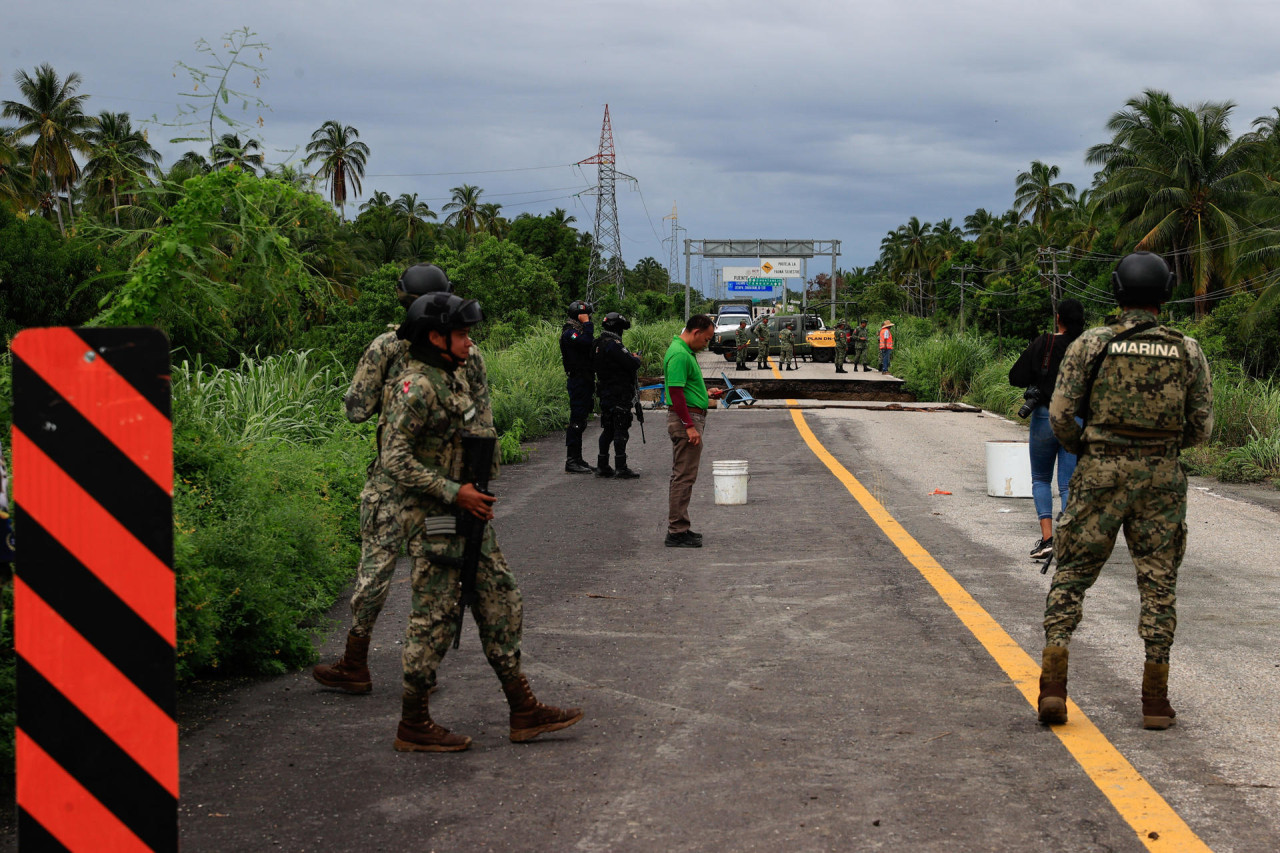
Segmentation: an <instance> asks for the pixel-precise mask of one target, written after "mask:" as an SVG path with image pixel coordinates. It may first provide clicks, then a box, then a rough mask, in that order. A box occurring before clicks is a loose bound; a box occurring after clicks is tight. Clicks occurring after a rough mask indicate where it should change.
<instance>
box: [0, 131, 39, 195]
mask: <svg viewBox="0 0 1280 853" xmlns="http://www.w3.org/2000/svg"><path fill="white" fill-rule="evenodd" d="M22 148H23V147H22V146H21V145H19V144H18V137H17V135H16V134H15V133H14V129H13V128H12V127H0V203H7V204H9V205H11V206H12V207H14V208H20V207H22V206H23V205H22V201H23V199H24V198H25V197H26V196H27V193H28V190H29V188H30V183H31V176H30V175H29V174H23V169H22V162H23V156H22V155H23V151H22Z"/></svg>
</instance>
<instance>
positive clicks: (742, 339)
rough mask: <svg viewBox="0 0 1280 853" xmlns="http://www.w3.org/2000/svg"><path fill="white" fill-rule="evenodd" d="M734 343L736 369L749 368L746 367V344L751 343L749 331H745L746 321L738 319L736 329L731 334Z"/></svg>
mask: <svg viewBox="0 0 1280 853" xmlns="http://www.w3.org/2000/svg"><path fill="white" fill-rule="evenodd" d="M733 341H734V345H735V346H736V347H737V356H738V367H737V369H738V370H749V369H750V368H748V367H747V346H748V345H749V344H750V343H751V333H750V332H748V331H747V321H746V320H740V321H738V331H737V332H736V333H734V336H733Z"/></svg>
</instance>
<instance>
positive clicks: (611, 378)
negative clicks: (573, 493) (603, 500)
mask: <svg viewBox="0 0 1280 853" xmlns="http://www.w3.org/2000/svg"><path fill="white" fill-rule="evenodd" d="M601 325H602V326H603V329H602V331H601V332H600V337H599V338H597V339H596V348H595V359H594V362H595V369H596V391H597V393H598V394H599V395H600V428H601V432H600V457H599V459H598V460H597V467H596V476H597V477H616V478H617V479H619V480H634V479H635V478H636V477H639V476H640V475H639V474H637V473H636V472H635V471H632V470H631V469H630V468H628V467H627V438H628V435H627V433H628V431H629V430H630V429H631V409H632V407H633V406H634V405H635V403H636V371H638V370H639V369H640V356H638V355H636V354H635V353H633V352H631V351H630V350H628V349H627V345H626V344H624V343H623V342H622V333H623V332H624V331H626V330H627V329H630V328H631V321H630V320H628V319H627V318H626V317H624V316H622V315H621V314H619V313H618V312H616V311H612V312H610V313H608V314H606V315H605V316H604V323H602V324H601ZM610 442H613V455H614V458H615V462H616V463H617V466H618V467H617V469H616V470H615V469H613V468H610V467H609V443H610Z"/></svg>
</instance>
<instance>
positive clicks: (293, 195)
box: [0, 30, 1280, 749]
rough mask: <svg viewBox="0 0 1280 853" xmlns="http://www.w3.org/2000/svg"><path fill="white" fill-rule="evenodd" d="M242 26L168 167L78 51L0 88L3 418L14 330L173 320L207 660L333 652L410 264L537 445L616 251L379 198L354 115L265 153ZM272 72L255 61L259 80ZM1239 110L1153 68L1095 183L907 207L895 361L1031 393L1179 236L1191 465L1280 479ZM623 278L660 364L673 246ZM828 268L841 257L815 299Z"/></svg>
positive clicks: (1257, 199)
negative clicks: (1124, 285) (567, 311)
mask: <svg viewBox="0 0 1280 853" xmlns="http://www.w3.org/2000/svg"><path fill="white" fill-rule="evenodd" d="M217 44H221V45H223V47H221V48H218V47H215V46H213V45H210V44H209V43H206V42H203V41H201V42H200V43H198V44H197V52H198V53H200V54H201V59H200V61H199V62H198V63H197V64H196V65H187V64H185V63H179V65H180V67H181V68H182V69H184V70H186V72H187V73H188V74H189V75H190V77H191V80H192V82H193V84H194V87H193V90H192V92H191V93H189V94H188V95H186V96H184V97H185V102H184V104H183V106H182V107H180V109H179V116H178V119H177V121H175V122H174V123H173V124H171V125H168V127H171V128H178V129H179V130H177V131H176V132H177V133H179V134H180V135H179V136H178V138H177V139H175V140H172V141H175V142H181V143H186V144H189V145H190V146H191V148H190V150H188V151H186V152H185V153H184V154H183V155H182V156H181V157H180V158H178V159H177V161H176V162H174V163H172V164H165V163H164V162H163V161H162V159H161V157H160V156H159V154H158V153H157V151H156V149H155V148H154V147H152V145H151V143H150V142H149V141H148V132H150V130H151V129H153V128H158V127H165V126H166V125H164V124H162V123H159V122H154V121H153V122H152V123H151V125H150V127H149V128H148V129H147V130H143V129H140V127H139V126H138V125H136V124H135V123H134V122H133V120H132V118H131V117H130V115H129V114H128V113H111V112H101V113H99V114H97V115H96V116H95V115H91V114H90V112H88V102H89V100H90V96H89V95H88V94H86V93H84V92H82V91H81V90H82V88H83V85H84V81H83V80H82V79H81V77H80V75H79V74H77V73H75V72H71V73H68V74H66V76H65V77H64V76H61V75H60V74H59V72H58V71H56V70H55V69H53V68H52V67H50V66H48V65H40V66H38V67H36V68H35V69H34V70H32V71H30V72H27V71H18V72H17V73H16V74H15V75H14V81H15V83H16V91H15V92H13V93H12V95H13V99H11V100H9V99H4V100H0V113H2V115H3V118H4V119H5V120H6V121H9V122H12V124H9V125H5V126H0V282H3V287H0V335H2V338H0V350H3V352H0V359H3V360H0V426H7V424H8V421H9V417H8V406H9V393H8V391H9V369H8V361H7V349H8V342H9V341H10V340H11V338H12V336H13V335H14V334H16V333H17V332H18V331H19V330H21V329H23V328H28V327H33V326H44V325H81V324H90V323H96V324H126V323H129V324H132V323H146V324H155V325H157V326H159V327H160V328H162V329H164V330H165V332H166V333H167V334H168V335H169V336H170V340H171V342H172V345H173V347H174V352H175V361H176V362H177V363H178V367H177V369H175V371H174V406H173V411H174V451H175V471H176V482H175V496H174V511H175V523H176V539H175V546H176V563H177V570H178V583H179V611H178V615H179V672H180V676H181V677H182V678H183V679H184V680H186V679H195V678H206V677H216V676H221V675H226V674H232V673H248V674H253V673H272V672H280V671H283V670H285V669H288V668H291V667H297V666H301V665H304V664H305V663H307V662H309V661H310V660H311V659H312V658H313V645H312V643H313V637H314V634H315V632H316V631H317V630H320V629H321V628H323V627H327V626H324V625H323V624H322V622H321V620H322V618H323V614H324V613H325V612H326V611H327V609H328V608H330V607H331V606H332V605H333V603H334V601H335V600H336V598H337V596H338V595H339V593H340V591H341V590H342V588H343V587H344V586H345V585H346V583H347V582H348V581H349V579H350V577H351V575H352V573H353V571H354V567H355V564H356V559H357V554H358V518H357V513H358V494H359V491H360V488H361V486H362V483H363V478H364V470H365V466H366V464H367V463H368V461H369V459H370V458H371V456H372V454H373V452H374V448H373V442H374V437H373V433H374V426H373V425H372V424H364V425H360V426H354V425H352V424H350V423H348V422H347V421H346V420H345V419H344V418H343V417H342V409H341V396H342V393H343V391H344V389H345V387H346V384H347V377H348V371H349V370H350V369H351V368H352V367H353V366H354V364H355V362H356V360H357V359H358V358H359V356H360V354H361V352H362V351H363V350H364V348H365V346H366V345H367V344H368V342H369V341H370V340H372V339H373V338H374V337H376V336H377V335H378V334H380V333H382V332H383V331H384V330H385V329H386V328H387V325H388V324H394V323H396V322H398V321H399V319H400V317H401V316H402V313H403V312H402V308H401V307H400V305H399V303H398V301H397V299H396V295H395V290H394V287H395V282H396V280H397V278H398V276H399V275H400V273H401V271H402V270H403V269H404V268H405V267H406V266H408V265H409V264H411V263H416V262H427V261H430V262H436V263H439V264H441V265H442V266H443V267H445V269H446V270H448V272H449V274H450V276H451V277H452V278H453V279H454V280H455V282H456V284H457V290H458V292H459V293H460V294H461V295H463V296H466V297H474V298H478V299H480V300H481V302H482V304H483V306H484V309H485V313H486V315H487V318H486V322H485V323H484V324H482V325H481V326H480V327H478V328H477V330H476V337H477V340H478V342H479V344H480V346H481V348H482V350H483V352H484V355H485V359H486V363H487V365H488V369H489V376H490V380H491V391H492V397H493V406H494V413H495V418H496V421H497V426H498V429H499V432H500V434H501V442H502V443H501V446H502V453H503V458H504V460H505V461H507V462H514V461H519V460H520V459H522V458H523V457H524V455H525V451H524V450H523V448H522V447H521V442H523V441H528V440H531V439H533V438H536V437H538V436H542V435H546V434H548V433H551V432H554V431H556V430H559V429H561V428H563V426H564V425H565V422H566V419H567V414H568V406H567V399H566V393H565V383H564V374H563V371H562V369H561V364H560V355H559V348H558V344H557V337H558V333H559V327H560V324H561V320H562V314H563V311H564V306H565V305H567V304H568V302H570V301H572V300H574V299H578V298H582V297H583V296H584V295H585V294H584V291H585V286H586V281H587V277H588V272H589V268H590V265H591V264H592V263H593V262H596V263H598V262H599V261H598V260H597V261H593V260H592V259H593V255H598V254H599V253H598V252H594V251H593V249H594V248H596V247H595V243H594V238H593V236H592V235H591V234H590V233H586V232H583V231H581V230H579V229H578V228H576V227H575V225H576V224H577V223H576V221H575V218H574V217H573V216H571V215H569V214H568V213H567V212H566V211H565V210H564V209H562V208H558V207H557V208H554V209H552V210H550V211H549V212H546V213H543V214H535V213H521V214H519V215H518V216H515V217H513V218H508V215H506V214H505V213H504V211H503V208H502V205H501V204H499V203H496V202H493V201H486V200H485V190H484V189H482V188H481V187H479V186H475V185H471V184H468V183H461V184H460V185H459V186H455V187H451V188H448V189H447V190H446V189H444V188H443V187H441V188H440V189H439V192H440V193H441V195H440V196H439V198H440V200H441V201H442V202H444V203H443V204H441V205H440V209H439V210H438V211H434V210H432V209H431V206H430V205H429V204H428V203H427V200H424V199H422V198H420V197H419V195H418V194H417V193H411V192H403V191H396V190H398V189H399V188H394V189H393V188H389V187H388V188H376V187H369V188H368V189H369V191H368V194H367V196H365V195H364V193H365V189H366V187H365V186H364V182H365V176H366V167H367V166H368V165H369V164H370V163H371V162H373V161H374V160H375V158H376V155H377V152H376V151H373V150H371V149H370V148H369V146H368V145H366V144H365V143H363V142H361V141H360V132H359V130H358V129H357V128H356V127H353V126H351V125H348V124H345V123H343V122H342V121H340V120H339V119H337V118H328V117H327V118H326V119H325V120H324V121H323V122H321V123H320V124H319V127H318V128H317V129H316V130H315V131H314V132H312V133H311V134H310V137H309V138H303V139H298V140H293V142H292V144H293V145H294V147H293V152H294V154H291V155H288V157H287V159H286V160H285V161H284V162H278V163H273V162H269V161H268V156H269V155H268V152H269V151H273V150H278V149H277V147H276V146H275V145H273V146H271V147H268V146H266V145H264V140H263V139H262V138H261V137H260V135H259V134H260V130H261V128H262V127H263V119H262V115H261V114H262V112H264V111H265V109H266V104H265V102H263V101H262V100H261V98H260V97H259V96H258V94H256V93H257V91H258V89H259V87H260V85H261V83H262V80H263V79H264V76H265V68H264V67H262V66H260V65H256V64H253V63H251V62H249V61H248V60H247V57H249V56H253V55H255V54H256V55H258V56H261V55H262V54H263V53H264V52H265V51H266V50H267V46H266V45H265V44H262V43H261V42H258V41H256V40H255V36H254V34H252V33H250V32H249V31H247V30H240V31H236V32H234V33H231V34H228V35H227V37H226V38H225V39H223V40H220V41H219V42H217ZM247 75H253V82H252V84H251V85H248V84H246V85H243V86H241V87H240V89H237V88H236V86H237V85H238V84H237V83H236V82H235V81H236V78H237V77H240V76H247ZM0 94H5V95H8V94H11V93H8V92H0ZM231 104H241V105H242V110H241V111H240V112H239V113H238V112H237V111H236V110H235V109H234V108H233V107H232V106H230V105H231ZM1232 110H1233V107H1232V105H1230V104H1215V103H1206V104H1200V105H1196V106H1192V107H1187V106H1182V105H1179V104H1177V103H1175V102H1174V101H1173V100H1172V98H1171V97H1170V96H1169V95H1167V94H1165V93H1161V92H1154V91H1150V92H1145V93H1143V94H1142V95H1141V96H1139V97H1136V98H1134V99H1132V100H1131V101H1129V102H1128V103H1127V104H1126V105H1125V106H1124V108H1123V109H1121V110H1120V111H1118V112H1117V113H1116V114H1115V115H1113V116H1112V117H1111V119H1110V121H1109V122H1108V124H1107V132H1108V134H1109V136H1110V139H1108V140H1106V141H1103V142H1101V143H1100V144H1098V145H1096V146H1094V147H1093V148H1090V149H1089V151H1088V154H1087V160H1088V162H1089V163H1091V164H1093V165H1095V166H1097V167H1098V172H1097V174H1096V175H1095V180H1094V182H1093V184H1092V186H1091V188H1090V189H1087V190H1081V191H1079V192H1077V190H1076V188H1075V187H1074V186H1072V185H1071V184H1069V183H1066V182H1063V181H1060V180H1059V173H1060V170H1059V168H1058V167H1057V166H1056V165H1051V164H1047V163H1044V162H1041V161H1038V160H1037V161H1032V162H1031V164H1030V166H1029V168H1028V169H1027V170H1026V171H1025V172H1023V173H1021V174H1019V175H1018V176H1017V178H1016V179H1015V182H1014V186H1013V188H1012V189H1013V194H1012V200H1011V206H1010V209H1009V210H1008V211H1007V212H1005V213H1003V214H997V213H992V212H989V211H987V210H984V209H979V210H976V211H974V212H973V213H972V214H969V215H966V216H964V218H963V220H962V224H961V225H957V224H955V223H954V222H953V220H952V219H950V218H947V219H942V220H940V221H938V222H933V223H930V222H923V221H921V220H920V219H919V218H917V217H911V218H910V219H909V221H908V222H907V223H905V224H903V225H901V226H899V227H898V228H896V229H894V230H892V231H890V232H888V234H887V235H886V236H885V238H884V240H883V241H882V243H881V247H880V249H881V252H880V256H879V258H878V260H877V261H876V262H875V263H874V264H872V265H871V266H869V267H864V268H859V269H855V270H852V271H845V272H841V273H840V274H838V275H837V277H836V288H837V298H839V299H842V300H846V301H848V302H850V303H851V307H850V310H849V316H851V317H854V318H856V317H858V316H866V317H868V318H872V319H873V322H872V324H871V330H872V332H873V333H874V331H875V329H876V328H877V326H878V320H879V319H882V318H884V317H886V316H888V317H892V318H894V319H895V321H896V322H897V324H898V325H897V327H896V329H895V333H896V338H897V351H896V354H895V358H894V362H893V364H894V371H895V373H898V374H900V375H902V376H904V377H905V380H906V382H907V386H908V388H909V389H910V390H911V391H913V392H914V393H915V394H916V395H917V397H918V398H919V399H921V400H965V401H968V402H971V403H974V404H977V405H981V406H983V407H985V408H988V409H991V410H993V411H996V412H999V413H1001V414H1004V415H1006V416H1010V417H1012V416H1013V413H1014V412H1015V411H1016V410H1017V408H1018V407H1019V405H1020V404H1021V402H1022V394H1021V389H1016V388H1011V387H1009V385H1008V382H1007V374H1008V370H1009V367H1010V365H1011V363H1012V361H1013V359H1014V358H1016V356H1017V354H1018V353H1019V352H1021V350H1022V348H1023V347H1024V346H1025V344H1026V342H1027V341H1028V340H1029V339H1030V338H1032V337H1033V336H1034V335H1035V334H1037V333H1038V332H1040V331H1043V330H1045V329H1047V328H1048V326H1049V322H1050V320H1051V318H1052V312H1053V306H1054V305H1055V304H1056V302H1057V300H1059V299H1061V298H1064V297H1068V296H1070V297H1075V298H1078V299H1080V300H1081V301H1082V302H1084V303H1085V304H1086V306H1087V307H1088V309H1089V312H1090V317H1089V319H1090V321H1097V320H1100V319H1101V318H1102V317H1103V316H1105V314H1106V313H1107V312H1108V311H1109V310H1110V308H1111V307H1112V306H1111V304H1110V291H1109V286H1108V277H1109V275H1110V272H1111V269H1112V268H1113V266H1114V263H1115V260H1116V259H1117V258H1118V257H1119V256H1121V255H1123V254H1125V253H1126V252H1128V251H1130V250H1132V249H1134V248H1135V247H1137V248H1147V249H1152V250H1155V251H1159V252H1161V253H1162V254H1164V255H1165V256H1166V257H1168V258H1170V259H1171V261H1172V263H1173V265H1174V269H1175V271H1176V273H1177V276H1178V279H1177V280H1178V285H1177V290H1176V292H1175V298H1174V301H1173V302H1172V303H1171V305H1170V306H1169V316H1170V318H1171V319H1172V321H1173V322H1175V323H1176V324H1177V325H1178V327H1179V328H1181V329H1183V330H1185V331H1186V332H1188V333H1190V334H1192V335H1194V336H1196V337H1197V338H1198V339H1200V340H1201V341H1202V343H1203V344H1204V347H1205V351H1206V353H1207V354H1208V356H1209V358H1210V359H1211V365H1212V369H1213V372H1214V388H1215V395H1216V401H1215V406H1216V420H1215V427H1214V435H1213V439H1212V442H1211V444H1210V445H1209V446H1208V447H1205V448H1198V449H1196V450H1195V451H1193V452H1191V453H1188V454H1187V455H1186V456H1185V457H1184V458H1185V460H1186V462H1187V464H1188V466H1189V467H1191V469H1192V470H1194V471H1197V472H1200V473H1207V474H1214V475H1216V476H1219V477H1221V478H1222V479H1224V480H1232V481H1262V480H1267V479H1276V478H1280V313H1278V311H1280V288H1276V287H1275V286H1274V282H1275V281H1276V279H1277V275H1276V274H1277V272H1280V229H1277V228H1274V227H1271V225H1270V223H1274V222H1275V221H1276V218H1275V216H1274V215H1273V212H1272V211H1273V208H1276V207H1277V206H1278V205H1280V185H1277V183H1276V182H1275V180H1274V179H1273V177H1272V176H1273V175H1275V174H1276V169H1275V168H1274V167H1275V165H1276V163H1277V162H1278V161H1280V119H1278V118H1277V117H1278V116H1280V110H1277V113H1276V115H1273V116H1266V117H1262V118H1259V119H1257V120H1255V121H1254V122H1253V129H1252V130H1251V131H1250V132H1248V133H1245V134H1242V135H1239V136H1234V137H1233V136H1232V134H1231V133H1230V128H1229V119H1230V118H1231V113H1232ZM254 111H257V112H258V113H259V114H258V117H257V119H256V120H254V119H253V118H252V116H251V115H250V113H252V112H254ZM299 150H302V151H303V152H304V153H303V154H302V156H301V157H300V158H296V159H295V155H296V154H297V152H298V151H299ZM308 170H314V171H308ZM446 198H447V201H446ZM489 198H493V196H489ZM349 205H350V206H354V211H353V213H354V216H353V217H352V218H350V219H348V216H347V214H348V210H347V208H348V206H349ZM607 262H608V263H616V262H617V261H616V259H610V260H609V261H607ZM624 278H625V296H621V295H620V294H619V293H618V292H615V291H613V290H611V289H606V290H605V291H604V292H602V293H599V294H597V309H598V312H597V313H603V312H605V311H610V310H618V311H622V312H623V313H626V314H627V315H628V316H629V317H630V318H631V319H632V321H633V323H635V324H636V325H635V327H634V328H633V329H631V330H630V331H629V332H628V333H627V334H626V336H625V337H626V340H627V343H628V346H629V347H630V348H631V349H632V350H633V351H637V352H640V353H642V354H643V360H644V363H643V366H642V368H641V375H642V376H653V375H656V374H658V373H659V372H660V361H661V357H662V354H663V352H664V351H665V349H666V347H667V345H668V343H669V342H670V340H671V337H672V335H674V334H675V333H676V332H678V331H679V329H680V321H679V320H677V319H675V318H677V317H680V316H682V313H683V301H684V299H683V293H682V292H680V291H679V289H678V286H677V287H676V288H674V289H673V286H672V283H671V282H670V281H669V277H668V273H667V271H666V270H665V269H664V268H663V266H662V265H661V264H660V263H659V262H658V261H656V260H655V259H653V258H643V259H640V260H639V261H638V262H637V263H636V265H635V266H634V268H632V269H627V270H625V271H624ZM829 285H830V281H829V279H828V278H827V276H825V275H819V276H816V277H815V279H814V280H813V281H812V282H810V283H809V287H810V292H811V294H812V296H813V299H814V300H824V299H826V298H827V294H828V288H829ZM673 290H674V292H673ZM705 307H706V306H705V305H699V304H696V303H695V305H694V310H695V311H698V310H701V309H703V308H705ZM873 346H874V345H873ZM5 434H7V431H6V433H5ZM19 536H20V533H19ZM6 594H7V593H6ZM6 602H7V599H6ZM8 612H9V611H8V606H7V603H6V605H5V607H4V609H3V610H2V611H0V613H3V614H4V615H5V616H6V617H7V614H8ZM8 630H9V628H8V621H7V619H6V620H5V622H4V623H2V624H0V713H2V709H4V708H8V707H11V704H10V703H9V702H7V701H6V700H7V699H9V698H10V697H11V694H12V661H13V658H12V645H11V637H10V636H9V634H8V633H7V632H8ZM5 719H6V718H4V717H3V716H0V726H3V724H4V721H5ZM8 720H9V724H10V725H11V723H12V720H11V716H10V717H9V718H8ZM3 748H4V747H3V745H2V742H0V749H3Z"/></svg>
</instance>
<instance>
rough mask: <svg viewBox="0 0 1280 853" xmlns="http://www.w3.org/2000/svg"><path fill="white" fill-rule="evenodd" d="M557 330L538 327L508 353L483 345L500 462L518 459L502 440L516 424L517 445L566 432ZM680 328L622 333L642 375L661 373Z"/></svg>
mask: <svg viewBox="0 0 1280 853" xmlns="http://www.w3.org/2000/svg"><path fill="white" fill-rule="evenodd" d="M560 328H561V327H559V326H555V325H553V324H551V323H542V324H540V325H538V326H535V327H533V328H532V329H530V330H529V332H528V333H527V334H526V335H525V336H524V337H522V338H520V339H519V340H517V341H515V342H514V343H512V344H511V345H510V346H508V347H507V348H506V349H503V350H496V351H490V350H489V349H488V348H487V345H482V346H481V350H482V351H483V352H484V360H485V367H486V369H487V370H488V372H489V396H490V398H491V400H492V403H493V420H494V425H495V426H496V427H497V428H498V433H499V434H500V435H502V436H503V438H504V441H503V461H514V459H516V458H518V457H515V456H513V455H510V451H511V445H512V440H511V439H508V438H507V437H506V436H507V435H508V434H509V433H511V431H512V430H513V429H515V427H516V425H517V424H518V425H519V430H518V431H519V436H520V437H519V438H518V439H515V444H516V446H518V442H519V441H523V440H528V439H533V438H539V437H541V436H544V435H547V434H548V433H552V432H556V431H557V430H561V429H564V427H565V426H566V425H567V424H568V423H569V392H568V390H567V389H566V388H565V377H564V365H563V363H562V362H561V359H560ZM682 328H684V324H683V323H682V322H681V321H679V320H670V321H666V322H661V323H650V324H646V325H641V326H636V327H634V328H631V329H628V330H627V331H626V332H625V333H624V334H623V341H624V342H625V343H626V345H627V348H628V349H630V350H631V351H632V352H639V353H640V358H641V364H640V371H639V372H640V375H642V376H653V375H657V374H661V373H662V356H663V355H664V354H665V353H666V351H667V347H668V346H669V345H670V343H671V338H672V337H673V336H674V335H675V334H676V333H678V332H679V331H680V329H682Z"/></svg>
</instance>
